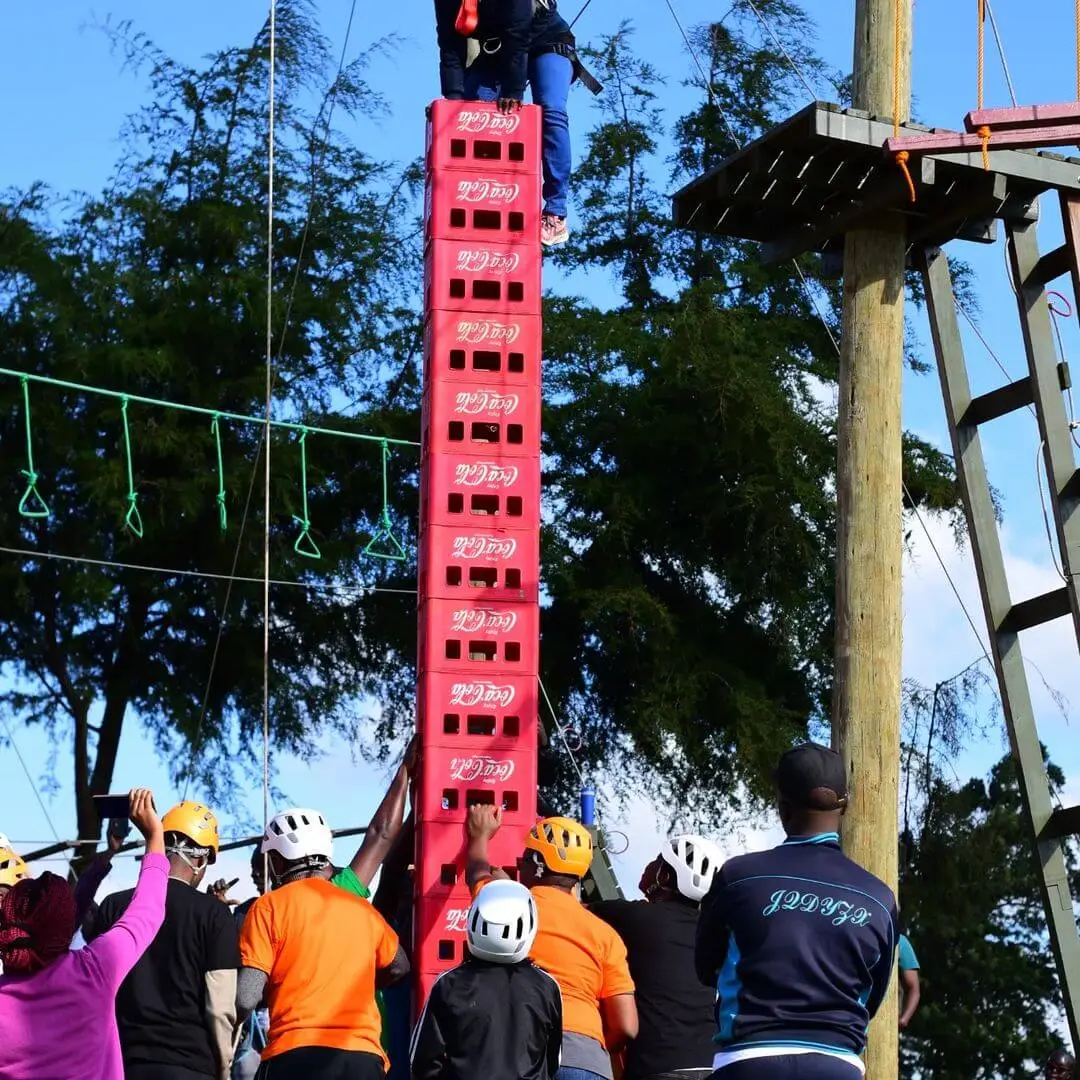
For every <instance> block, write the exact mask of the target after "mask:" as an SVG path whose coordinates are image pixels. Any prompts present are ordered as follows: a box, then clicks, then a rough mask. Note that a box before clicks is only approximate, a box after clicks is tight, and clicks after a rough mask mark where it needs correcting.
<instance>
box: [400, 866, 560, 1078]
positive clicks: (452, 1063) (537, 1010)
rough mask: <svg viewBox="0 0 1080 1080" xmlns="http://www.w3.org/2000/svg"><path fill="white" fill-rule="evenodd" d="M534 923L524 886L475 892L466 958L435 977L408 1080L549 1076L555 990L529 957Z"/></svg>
mask: <svg viewBox="0 0 1080 1080" xmlns="http://www.w3.org/2000/svg"><path fill="white" fill-rule="evenodd" d="M537 926H538V917H537V911H536V901H535V900H534V899H533V896H532V894H531V893H530V892H529V890H528V889H526V888H525V886H524V885H520V884H518V882H516V881H489V882H488V883H487V884H486V885H485V886H484V887H483V888H482V889H481V890H480V891H479V892H478V893H477V894H476V899H474V900H473V902H472V906H471V907H470V908H469V913H468V916H467V920H466V925H465V934H466V937H467V938H468V942H469V950H468V954H467V957H466V959H465V960H464V961H463V962H462V963H461V964H459V965H458V966H457V967H456V968H452V969H451V970H450V971H446V972H443V974H442V975H440V976H439V977H438V979H436V980H435V983H434V985H433V986H432V987H431V993H430V994H428V998H427V1001H426V1002H425V1003H424V1011H423V1013H422V1014H421V1016H420V1021H419V1023H418V1024H417V1025H416V1030H415V1032H414V1033H413V1037H412V1044H411V1046H410V1051H409V1058H410V1061H411V1064H412V1080H475V1078H484V1080H503V1078H506V1080H509V1078H513V1080H555V1076H556V1074H557V1073H558V1071H559V1059H560V1052H561V1048H562V1028H563V1014H562V994H561V993H560V992H559V984H558V983H557V982H556V981H555V980H554V979H553V978H552V977H551V976H550V975H548V974H546V973H545V972H544V971H543V970H542V969H541V968H538V967H536V966H535V965H534V964H533V962H532V961H531V960H530V959H529V950H530V949H531V948H532V946H533V941H534V940H535V938H536V931H537Z"/></svg>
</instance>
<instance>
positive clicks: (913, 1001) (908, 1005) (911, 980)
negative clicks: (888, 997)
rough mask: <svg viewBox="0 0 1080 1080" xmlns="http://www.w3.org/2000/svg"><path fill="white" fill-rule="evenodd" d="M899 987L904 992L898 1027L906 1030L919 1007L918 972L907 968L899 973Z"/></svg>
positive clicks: (920, 993)
mask: <svg viewBox="0 0 1080 1080" xmlns="http://www.w3.org/2000/svg"><path fill="white" fill-rule="evenodd" d="M900 986H901V988H902V989H903V991H904V1008H903V1011H902V1012H901V1013H900V1026H901V1027H902V1028H906V1027H907V1026H908V1024H910V1023H911V1018H912V1017H913V1016H914V1015H915V1010H916V1009H918V1007H919V998H920V997H921V996H922V991H921V990H920V988H919V972H918V969H916V968H909V969H908V970H907V971H901V972H900Z"/></svg>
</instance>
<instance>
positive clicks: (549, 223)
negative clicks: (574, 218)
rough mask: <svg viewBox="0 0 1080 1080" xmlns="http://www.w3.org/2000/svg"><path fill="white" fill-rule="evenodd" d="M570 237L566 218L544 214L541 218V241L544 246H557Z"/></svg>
mask: <svg viewBox="0 0 1080 1080" xmlns="http://www.w3.org/2000/svg"><path fill="white" fill-rule="evenodd" d="M569 239H570V230H569V229H568V228H567V227H566V218H564V217H556V216H555V215H554V214H544V215H543V217H542V218H541V219H540V243H541V244H543V245H544V247H557V246H558V245H559V244H565V243H566V241H567V240H569Z"/></svg>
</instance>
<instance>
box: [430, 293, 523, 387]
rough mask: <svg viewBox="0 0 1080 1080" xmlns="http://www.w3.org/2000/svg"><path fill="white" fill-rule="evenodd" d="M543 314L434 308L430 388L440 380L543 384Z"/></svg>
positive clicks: (431, 315) (431, 314)
mask: <svg viewBox="0 0 1080 1080" xmlns="http://www.w3.org/2000/svg"><path fill="white" fill-rule="evenodd" d="M542 336H543V335H542V333H541V322H540V316H538V315H513V316H495V315H476V314H470V313H468V312H463V311H432V312H431V313H430V314H429V315H428V320H427V323H426V325H425V327H424V386H425V388H427V387H429V386H431V384H432V383H433V382H434V381H435V380H437V379H441V380H445V381H447V382H465V383H469V384H470V385H472V384H474V383H477V382H483V383H484V385H486V386H497V387H504V386H530V387H536V389H537V391H539V388H540V356H541V349H540V347H541V341H542Z"/></svg>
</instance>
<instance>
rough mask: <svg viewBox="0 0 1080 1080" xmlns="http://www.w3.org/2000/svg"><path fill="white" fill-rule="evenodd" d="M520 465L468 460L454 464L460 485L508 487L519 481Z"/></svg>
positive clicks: (457, 484)
mask: <svg viewBox="0 0 1080 1080" xmlns="http://www.w3.org/2000/svg"><path fill="white" fill-rule="evenodd" d="M517 478H518V467H517V466H516V465H501V464H500V463H499V462H497V461H468V462H462V463H461V464H460V465H455V466H454V484H455V485H456V486H458V487H488V488H508V487H513V486H514V484H516V483H517Z"/></svg>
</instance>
